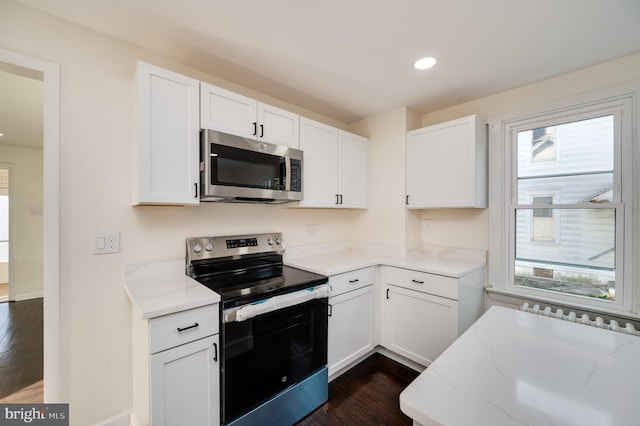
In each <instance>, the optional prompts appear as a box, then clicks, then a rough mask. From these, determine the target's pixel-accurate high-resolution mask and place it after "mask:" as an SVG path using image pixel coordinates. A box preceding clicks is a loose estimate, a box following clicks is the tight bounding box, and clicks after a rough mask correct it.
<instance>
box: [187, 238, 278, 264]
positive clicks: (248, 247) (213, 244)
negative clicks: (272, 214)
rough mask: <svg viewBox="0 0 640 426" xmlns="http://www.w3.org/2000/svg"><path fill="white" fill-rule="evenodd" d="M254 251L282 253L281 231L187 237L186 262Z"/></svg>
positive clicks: (252, 252)
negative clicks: (227, 235)
mask: <svg viewBox="0 0 640 426" xmlns="http://www.w3.org/2000/svg"><path fill="white" fill-rule="evenodd" d="M256 253H277V254H282V253H284V242H283V241H282V233H280V232H274V233H270V234H256V235H234V236H229V237H197V238H187V258H186V259H187V264H189V263H191V261H192V260H204V259H216V258H220V257H229V256H242V255H246V254H256Z"/></svg>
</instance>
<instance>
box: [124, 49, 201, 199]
mask: <svg viewBox="0 0 640 426" xmlns="http://www.w3.org/2000/svg"><path fill="white" fill-rule="evenodd" d="M134 83H135V85H136V96H137V108H136V113H137V123H136V125H137V146H136V157H137V158H136V160H135V161H134V167H135V168H136V170H135V173H134V176H135V178H136V181H135V182H134V196H133V204H134V205H139V204H180V205H197V204H199V194H198V183H199V180H200V171H199V170H200V169H199V161H200V159H199V155H200V154H199V131H200V128H199V126H198V119H199V114H198V113H199V106H200V102H199V82H198V81H197V80H194V79H192V78H189V77H185V76H183V75H180V74H177V73H174V72H171V71H167V70H165V69H162V68H158V67H155V66H153V65H150V64H147V63H144V62H138V64H137V69H136V75H135V82H134Z"/></svg>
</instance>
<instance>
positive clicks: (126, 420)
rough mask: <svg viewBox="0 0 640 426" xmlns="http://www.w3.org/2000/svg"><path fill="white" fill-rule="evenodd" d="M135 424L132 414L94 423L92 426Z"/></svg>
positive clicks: (124, 414)
mask: <svg viewBox="0 0 640 426" xmlns="http://www.w3.org/2000/svg"><path fill="white" fill-rule="evenodd" d="M133 424H134V423H133V418H132V416H131V413H122V414H118V415H117V416H114V417H111V418H109V419H106V420H102V421H100V422H98V423H94V424H93V425H92V426H132V425H133Z"/></svg>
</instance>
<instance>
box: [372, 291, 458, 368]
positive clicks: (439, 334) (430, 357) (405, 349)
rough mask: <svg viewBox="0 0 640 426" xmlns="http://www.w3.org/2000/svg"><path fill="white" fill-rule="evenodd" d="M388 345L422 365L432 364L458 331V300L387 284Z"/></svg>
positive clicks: (386, 343) (386, 318) (385, 333)
mask: <svg viewBox="0 0 640 426" xmlns="http://www.w3.org/2000/svg"><path fill="white" fill-rule="evenodd" d="M383 296H384V297H385V300H384V304H383V309H384V310H385V313H384V318H385V324H384V327H385V330H384V342H383V344H384V346H385V347H386V348H387V349H389V350H391V351H394V352H396V353H398V354H400V355H402V356H405V357H407V358H409V359H410V360H412V361H415V362H417V363H419V364H421V365H424V366H427V365H429V364H431V363H432V362H433V361H434V360H435V359H436V358H437V357H438V356H439V355H440V354H441V353H442V352H444V350H445V349H446V348H447V347H449V345H450V344H451V343H453V341H454V340H455V339H456V338H457V333H458V303H457V302H456V301H454V300H450V299H445V298H443V297H437V296H432V295H430V294H425V293H420V292H417V291H413V290H407V289H404V288H401V287H395V286H391V285H387V286H385V294H384V295H383Z"/></svg>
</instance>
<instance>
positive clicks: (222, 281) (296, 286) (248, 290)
mask: <svg viewBox="0 0 640 426" xmlns="http://www.w3.org/2000/svg"><path fill="white" fill-rule="evenodd" d="M195 279H196V281H198V282H199V283H201V284H202V285H204V286H206V287H208V288H209V289H211V290H213V291H215V292H216V293H218V294H219V295H220V298H221V299H222V303H223V306H224V308H225V309H226V308H231V307H234V306H238V305H243V304H245V303H249V302H253V301H256V300H261V299H266V298H269V297H273V296H277V295H280V294H285V293H291V292H293V291H297V290H302V289H304V288H308V287H313V286H316V285H320V284H324V283H326V282H327V281H328V278H327V277H326V276H324V275H320V274H316V273H314V272H309V271H304V270H302V269H298V268H294V267H291V266H286V265H283V264H281V263H279V264H259V265H254V266H246V265H245V266H244V267H242V268H238V269H235V270H229V269H227V270H226V271H225V272H224V273H210V274H207V275H201V276H197V277H196V278H195Z"/></svg>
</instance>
